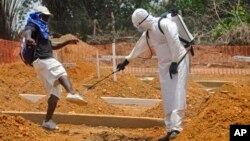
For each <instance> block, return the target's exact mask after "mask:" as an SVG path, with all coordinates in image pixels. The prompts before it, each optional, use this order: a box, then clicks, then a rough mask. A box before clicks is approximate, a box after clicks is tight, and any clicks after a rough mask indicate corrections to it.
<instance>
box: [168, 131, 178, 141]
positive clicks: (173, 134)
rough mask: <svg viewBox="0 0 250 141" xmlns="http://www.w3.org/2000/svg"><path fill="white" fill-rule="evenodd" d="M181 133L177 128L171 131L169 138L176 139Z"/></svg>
mask: <svg viewBox="0 0 250 141" xmlns="http://www.w3.org/2000/svg"><path fill="white" fill-rule="evenodd" d="M179 133H180V131H177V130H173V131H171V134H170V135H169V140H171V139H175V138H176V137H177V136H178V134H179Z"/></svg>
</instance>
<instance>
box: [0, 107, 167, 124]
mask: <svg viewBox="0 0 250 141" xmlns="http://www.w3.org/2000/svg"><path fill="white" fill-rule="evenodd" d="M1 113H2V114H8V115H13V116H22V117H23V118H25V119H27V120H30V121H32V122H34V123H37V124H41V123H42V121H43V120H44V117H45V114H46V113H45V112H19V111H2V112H1ZM53 119H54V120H55V121H56V122H57V123H58V124H75V125H81V124H86V125H89V126H93V127H96V126H107V127H119V128H150V127H155V126H161V127H162V126H164V120H163V119H159V118H148V117H130V116H115V115H95V114H73V113H57V112H56V113H55V114H54V116H53Z"/></svg>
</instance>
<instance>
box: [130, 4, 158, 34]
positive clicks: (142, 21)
mask: <svg viewBox="0 0 250 141" xmlns="http://www.w3.org/2000/svg"><path fill="white" fill-rule="evenodd" d="M153 21H154V17H153V16H152V15H150V14H149V13H148V12H147V11H146V10H145V9H142V8H138V9H136V10H135V11H134V13H133V14H132V23H133V25H134V27H136V28H137V29H140V28H143V29H144V30H149V29H151V27H152V24H153Z"/></svg>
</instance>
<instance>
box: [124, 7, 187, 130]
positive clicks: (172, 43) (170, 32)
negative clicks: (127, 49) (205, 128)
mask: <svg viewBox="0 0 250 141" xmlns="http://www.w3.org/2000/svg"><path fill="white" fill-rule="evenodd" d="M159 19H160V18H157V17H153V16H151V15H150V14H148V13H147V11H146V10H144V9H137V10H135V12H134V13H133V15H132V22H133V24H134V26H135V27H136V28H138V30H142V29H143V30H144V31H146V30H147V31H148V35H149V38H148V43H149V45H150V46H151V47H152V48H154V50H155V52H156V55H157V58H158V66H159V77H160V85H161V96H162V100H163V105H164V114H165V120H164V121H165V124H166V127H167V131H168V132H171V131H173V130H177V131H179V132H180V131H182V120H183V117H184V110H185V108H186V86H187V77H188V73H189V72H188V71H189V60H188V55H186V56H185V58H184V59H183V60H182V61H181V63H180V64H179V65H178V73H177V74H174V75H173V78H172V79H171V78H170V75H169V67H170V64H171V63H172V62H176V63H178V62H179V61H180V60H181V58H182V57H183V56H184V55H185V54H186V49H185V48H184V46H183V45H182V44H181V42H180V40H179V36H178V29H177V26H176V24H175V23H174V22H172V21H171V20H169V19H166V18H164V19H163V20H161V22H160V24H161V25H160V26H161V28H162V30H163V32H164V34H162V33H161V31H160V29H159V27H158V20H159ZM148 49H149V47H148V44H147V37H146V32H143V34H142V36H141V37H140V39H139V40H138V41H137V43H136V45H135V47H134V48H133V50H132V51H131V53H130V54H129V55H128V56H126V59H127V60H128V61H130V60H132V59H133V58H136V57H138V56H139V55H141V54H142V53H143V52H145V51H146V50H148Z"/></svg>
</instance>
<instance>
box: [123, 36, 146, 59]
mask: <svg viewBox="0 0 250 141" xmlns="http://www.w3.org/2000/svg"><path fill="white" fill-rule="evenodd" d="M148 49H149V47H148V44H147V37H146V32H144V33H143V34H142V35H141V37H140V39H139V40H138V41H137V42H136V44H135V46H134V48H133V49H132V51H131V52H130V54H129V55H128V56H126V57H125V58H126V59H127V60H131V59H134V58H136V57H138V56H140V55H141V54H143V53H144V52H145V51H147V50H148Z"/></svg>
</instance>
